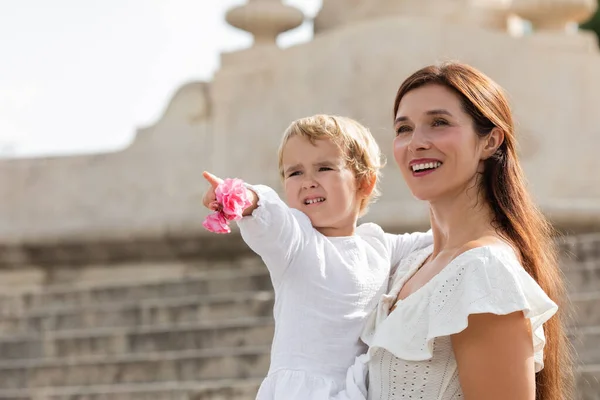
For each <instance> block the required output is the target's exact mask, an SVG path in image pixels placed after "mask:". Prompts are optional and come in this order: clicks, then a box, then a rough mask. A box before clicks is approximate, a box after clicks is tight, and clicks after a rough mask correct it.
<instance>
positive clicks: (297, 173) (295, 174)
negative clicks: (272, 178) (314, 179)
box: [288, 171, 300, 178]
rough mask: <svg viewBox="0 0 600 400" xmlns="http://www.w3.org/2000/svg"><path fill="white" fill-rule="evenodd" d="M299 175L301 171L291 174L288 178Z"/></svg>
mask: <svg viewBox="0 0 600 400" xmlns="http://www.w3.org/2000/svg"><path fill="white" fill-rule="evenodd" d="M297 175H300V171H295V172H292V173H291V174H289V175H288V178H291V177H292V176H297Z"/></svg>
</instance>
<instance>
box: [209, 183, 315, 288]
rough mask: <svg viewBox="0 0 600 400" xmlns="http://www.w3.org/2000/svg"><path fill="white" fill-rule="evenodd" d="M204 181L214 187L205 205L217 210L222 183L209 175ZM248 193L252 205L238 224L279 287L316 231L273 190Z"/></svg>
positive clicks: (255, 188) (249, 189)
mask: <svg viewBox="0 0 600 400" xmlns="http://www.w3.org/2000/svg"><path fill="white" fill-rule="evenodd" d="M204 177H205V178H206V180H207V181H208V182H209V183H210V185H211V188H210V189H209V190H208V191H207V193H206V194H205V196H204V201H203V202H204V205H205V206H206V207H208V208H210V209H212V210H216V209H217V208H218V207H219V205H218V204H216V195H215V190H216V188H217V187H218V186H219V185H220V184H221V183H222V182H223V181H222V180H221V179H219V178H217V177H215V176H214V175H211V174H209V173H206V172H205V173H204ZM245 190H247V192H248V196H249V200H250V203H251V204H250V205H249V206H247V207H246V208H245V209H244V210H243V213H242V215H243V218H241V219H240V220H238V221H237V223H238V226H239V227H240V233H241V235H242V238H243V239H244V241H245V242H246V243H247V244H248V246H249V247H250V248H251V249H252V250H253V251H254V252H255V253H257V254H258V255H260V256H261V257H262V258H263V260H264V262H265V264H267V267H268V268H269V270H270V272H271V276H272V279H273V283H274V284H276V281H279V280H280V278H281V276H282V275H283V273H284V272H285V270H286V269H287V268H288V266H289V265H290V264H291V262H292V260H293V259H294V257H295V256H296V255H297V254H298V252H300V251H301V250H302V249H303V248H304V245H305V244H306V243H307V241H308V240H309V238H310V237H311V235H312V234H313V233H314V232H313V231H314V229H313V228H312V225H311V223H310V219H308V217H307V216H306V215H304V214H303V213H301V212H300V211H298V210H294V209H291V208H289V207H288V206H287V204H285V203H284V202H283V201H282V200H281V198H280V197H279V196H278V195H277V193H276V192H275V191H274V190H272V189H271V188H269V187H267V186H262V185H256V186H251V185H245Z"/></svg>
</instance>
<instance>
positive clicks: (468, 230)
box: [430, 190, 498, 257]
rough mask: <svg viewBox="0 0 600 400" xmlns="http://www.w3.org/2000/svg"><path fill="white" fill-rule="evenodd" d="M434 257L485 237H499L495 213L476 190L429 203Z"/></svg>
mask: <svg viewBox="0 0 600 400" xmlns="http://www.w3.org/2000/svg"><path fill="white" fill-rule="evenodd" d="M430 219H431V229H432V231H433V254H432V257H435V256H437V254H439V253H440V252H442V251H446V250H447V251H451V250H457V249H460V248H461V247H463V246H464V245H465V244H467V243H469V242H471V241H474V240H477V239H480V238H482V237H484V236H489V235H493V236H498V233H497V232H496V230H495V229H494V227H493V225H492V221H493V213H492V210H491V209H490V207H489V205H488V203H487V201H486V200H485V199H484V196H483V194H476V193H475V191H474V190H469V191H463V192H462V193H460V194H458V195H456V196H452V197H450V196H449V197H446V198H443V199H438V200H436V201H432V202H430Z"/></svg>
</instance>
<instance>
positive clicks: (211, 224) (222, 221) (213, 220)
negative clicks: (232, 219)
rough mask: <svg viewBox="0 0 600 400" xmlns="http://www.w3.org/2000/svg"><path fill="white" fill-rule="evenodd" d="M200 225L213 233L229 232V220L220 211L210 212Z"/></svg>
mask: <svg viewBox="0 0 600 400" xmlns="http://www.w3.org/2000/svg"><path fill="white" fill-rule="evenodd" d="M202 226H203V227H205V228H206V229H207V230H209V231H210V232H214V233H229V232H231V229H230V228H229V222H228V221H227V219H226V218H225V215H224V214H223V213H222V212H214V213H212V214H210V215H209V216H208V217H206V219H205V220H204V222H203V223H202Z"/></svg>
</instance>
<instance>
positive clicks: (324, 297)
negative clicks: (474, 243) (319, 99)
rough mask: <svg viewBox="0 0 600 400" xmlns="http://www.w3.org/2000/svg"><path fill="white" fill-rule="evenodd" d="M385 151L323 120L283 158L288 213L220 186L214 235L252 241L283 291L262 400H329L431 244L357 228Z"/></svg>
mask: <svg viewBox="0 0 600 400" xmlns="http://www.w3.org/2000/svg"><path fill="white" fill-rule="evenodd" d="M381 167H382V161H381V155H380V151H379V147H378V146H377V144H376V143H375V140H374V138H373V137H372V136H371V134H370V132H369V131H368V130H367V129H366V128H365V127H363V126H362V125H360V124H359V123H357V122H355V121H353V120H351V119H349V118H342V117H336V116H326V115H316V116H313V117H309V118H303V119H300V120H297V121H294V122H293V123H292V124H291V125H290V127H289V128H288V129H287V130H286V132H285V134H284V137H283V140H282V144H281V146H280V149H279V170H280V174H281V177H282V179H283V183H284V188H285V197H286V200H287V205H286V204H285V203H284V202H283V201H282V200H281V199H280V198H279V197H278V196H277V194H276V193H275V192H274V191H273V190H271V189H270V188H268V187H265V186H250V185H245V186H243V184H242V183H241V181H239V180H226V181H222V180H220V179H219V178H217V177H215V176H213V175H211V174H209V173H206V172H205V173H204V177H205V178H206V179H207V180H208V182H209V183H210V184H211V188H210V189H209V190H208V192H207V193H206V195H205V197H204V205H205V206H206V207H208V208H211V209H212V210H214V211H215V214H213V215H212V216H210V217H209V219H208V220H207V223H206V225H205V226H207V227H208V228H209V229H211V230H213V231H222V232H224V231H227V230H228V228H227V226H226V225H227V220H231V219H238V218H239V220H238V225H239V228H240V231H241V234H242V237H243V239H244V240H245V241H246V243H247V244H248V245H249V246H250V248H251V249H252V250H253V251H255V252H256V253H258V254H259V255H260V256H261V257H262V259H263V260H264V262H265V264H266V265H267V267H268V269H269V272H270V275H271V279H272V282H273V287H274V290H275V299H276V301H275V308H274V317H275V334H274V337H273V344H272V351H271V365H270V369H269V373H268V375H267V377H266V378H265V380H264V381H263V383H262V385H261V387H260V390H259V392H258V395H257V399H261V400H271V399H275V400H283V399H285V400H294V399H298V400H315V399H329V398H330V397H332V396H334V395H336V394H337V393H338V392H340V391H341V390H343V389H344V387H345V385H344V381H345V379H346V371H347V370H348V368H349V367H350V366H351V365H352V364H353V363H354V360H355V357H357V356H358V355H360V354H362V353H364V352H365V351H366V349H365V347H364V345H363V344H362V343H361V342H360V340H359V335H360V332H361V330H362V328H363V322H364V319H365V317H366V316H367V315H368V313H369V312H370V311H371V310H373V309H374V307H375V305H376V304H377V301H378V299H379V297H380V296H381V295H382V294H383V293H385V291H386V290H387V283H388V278H389V276H390V267H391V266H395V265H397V264H398V262H399V261H400V260H401V259H402V258H404V257H405V256H407V255H408V254H410V253H411V252H413V251H415V250H418V249H421V248H423V247H425V246H428V245H430V244H431V243H432V235H431V233H413V234H404V235H391V234H387V233H384V232H383V230H382V229H381V228H380V227H379V226H377V225H375V224H372V223H369V224H362V225H360V226H358V227H357V226H356V225H357V219H358V218H359V216H361V215H362V214H364V213H365V211H366V209H367V206H368V205H369V203H370V202H371V201H372V200H373V198H374V197H375V196H376V195H377V194H378V193H377V189H376V185H377V181H378V177H379V174H380V169H381Z"/></svg>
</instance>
